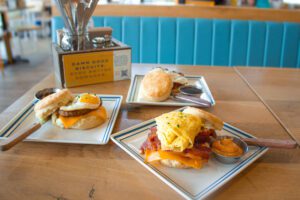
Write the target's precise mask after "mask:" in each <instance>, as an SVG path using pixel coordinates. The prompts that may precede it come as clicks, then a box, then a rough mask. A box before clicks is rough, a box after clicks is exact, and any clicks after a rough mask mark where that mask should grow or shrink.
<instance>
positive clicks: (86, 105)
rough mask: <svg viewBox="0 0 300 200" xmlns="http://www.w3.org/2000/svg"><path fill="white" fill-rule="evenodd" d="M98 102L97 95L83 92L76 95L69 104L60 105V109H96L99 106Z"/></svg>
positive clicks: (99, 101)
mask: <svg viewBox="0 0 300 200" xmlns="http://www.w3.org/2000/svg"><path fill="white" fill-rule="evenodd" d="M100 104H101V100H100V98H99V97H98V96H97V95H95V94H89V93H83V94H80V95H78V96H76V97H75V99H74V100H73V102H72V103H71V104H69V105H67V106H62V107H60V110H63V111H74V110H82V109H97V108H98V107H99V106H100Z"/></svg>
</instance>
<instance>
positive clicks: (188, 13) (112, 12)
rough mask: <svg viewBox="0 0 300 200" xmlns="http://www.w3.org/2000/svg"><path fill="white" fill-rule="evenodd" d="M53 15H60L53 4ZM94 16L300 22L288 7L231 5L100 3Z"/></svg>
mask: <svg viewBox="0 0 300 200" xmlns="http://www.w3.org/2000/svg"><path fill="white" fill-rule="evenodd" d="M52 12H53V14H52V15H53V16H58V15H60V14H59V12H58V10H57V8H56V6H55V5H54V6H52ZM93 15H94V16H144V17H183V18H209V19H241V20H259V21H281V22H282V21H287V22H300V12H299V11H297V10H288V9H261V8H249V7H248V8H247V7H229V6H216V7H211V6H193V5H172V6H166V5H113V4H108V5H98V6H97V7H96V9H95V12H94V14H93Z"/></svg>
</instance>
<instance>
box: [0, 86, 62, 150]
mask: <svg viewBox="0 0 300 200" xmlns="http://www.w3.org/2000/svg"><path fill="white" fill-rule="evenodd" d="M57 91H59V89H57V88H46V89H43V90H40V91H38V92H37V93H35V95H34V96H35V98H36V99H38V100H41V99H43V98H45V97H46V96H48V95H50V94H53V93H55V92H57ZM41 126H42V123H40V122H35V123H33V124H31V125H29V126H28V127H26V128H24V129H23V130H20V131H18V132H16V133H15V134H13V135H12V136H10V137H8V138H7V139H5V140H3V141H1V143H0V149H1V151H7V150H9V149H10V148H12V147H13V146H15V145H16V144H18V143H19V142H21V141H23V140H24V139H25V138H27V137H28V136H29V135H31V134H32V133H34V132H35V131H37V130H38V129H39V128H41Z"/></svg>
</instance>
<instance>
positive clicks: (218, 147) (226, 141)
mask: <svg viewBox="0 0 300 200" xmlns="http://www.w3.org/2000/svg"><path fill="white" fill-rule="evenodd" d="M212 149H213V150H214V152H216V153H218V154H221V155H223V156H230V157H237V156H241V155H243V153H244V152H243V149H242V148H241V147H240V146H239V145H237V144H236V143H235V142H234V141H233V139H232V138H223V139H221V140H216V141H214V142H213V143H212Z"/></svg>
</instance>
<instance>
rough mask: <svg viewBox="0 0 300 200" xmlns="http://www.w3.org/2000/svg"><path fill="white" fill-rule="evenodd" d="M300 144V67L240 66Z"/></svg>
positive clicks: (243, 74) (245, 75) (258, 92)
mask: <svg viewBox="0 0 300 200" xmlns="http://www.w3.org/2000/svg"><path fill="white" fill-rule="evenodd" d="M238 71H239V72H240V74H241V75H242V76H243V77H244V78H245V79H246V81H247V82H248V83H249V84H250V85H251V86H252V88H253V90H254V91H255V92H256V93H257V94H258V96H259V97H260V98H261V99H262V100H263V101H264V102H265V103H266V104H267V106H268V107H269V108H270V109H271V110H272V111H273V112H274V114H275V115H276V117H278V119H279V120H280V121H281V122H282V124H283V125H284V126H285V127H286V129H287V131H288V132H290V134H291V136H292V137H293V138H294V139H295V140H296V141H297V142H298V144H300V69H284V70H283V69H277V68H271V69H268V68H248V67H246V68H244V67H243V68H238Z"/></svg>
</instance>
